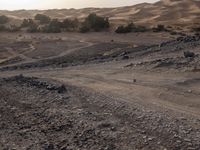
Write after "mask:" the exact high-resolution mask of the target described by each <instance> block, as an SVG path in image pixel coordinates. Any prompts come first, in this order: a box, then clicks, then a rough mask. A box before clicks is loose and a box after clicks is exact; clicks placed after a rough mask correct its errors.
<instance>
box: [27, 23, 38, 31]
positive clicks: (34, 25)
mask: <svg viewBox="0 0 200 150" xmlns="http://www.w3.org/2000/svg"><path fill="white" fill-rule="evenodd" d="M27 32H30V33H36V32H39V29H38V25H37V24H32V25H30V26H29V27H28V29H27Z"/></svg>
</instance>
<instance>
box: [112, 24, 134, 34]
mask: <svg viewBox="0 0 200 150" xmlns="http://www.w3.org/2000/svg"><path fill="white" fill-rule="evenodd" d="M115 32H116V33H129V32H131V30H130V29H129V28H127V27H125V26H119V27H118V28H117V29H116V30H115Z"/></svg>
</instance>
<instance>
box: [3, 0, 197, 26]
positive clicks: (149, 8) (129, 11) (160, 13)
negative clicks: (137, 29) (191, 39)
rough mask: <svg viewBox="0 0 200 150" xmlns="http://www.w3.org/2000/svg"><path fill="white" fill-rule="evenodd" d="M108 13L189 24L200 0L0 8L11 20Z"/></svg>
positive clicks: (117, 20) (118, 20)
mask: <svg viewBox="0 0 200 150" xmlns="http://www.w3.org/2000/svg"><path fill="white" fill-rule="evenodd" d="M91 12H94V13H97V14H99V15H102V16H105V17H109V18H110V20H111V22H112V23H113V24H115V25H116V24H124V23H127V22H131V21H133V22H135V23H136V24H142V25H146V24H148V25H155V24H166V25H191V24H194V23H198V22H199V21H200V17H199V16H200V1H197V0H161V1H159V2H156V3H154V4H150V3H141V4H138V5H134V6H127V7H118V8H84V9H60V10H58V9H52V10H17V11H3V10H2V11H0V15H8V16H9V17H11V18H13V19H15V20H22V19H24V18H33V17H34V16H35V15H36V14H38V13H41V14H45V15H48V16H51V17H52V18H59V19H64V18H78V19H81V20H82V19H84V18H85V17H86V16H87V15H88V14H89V13H91Z"/></svg>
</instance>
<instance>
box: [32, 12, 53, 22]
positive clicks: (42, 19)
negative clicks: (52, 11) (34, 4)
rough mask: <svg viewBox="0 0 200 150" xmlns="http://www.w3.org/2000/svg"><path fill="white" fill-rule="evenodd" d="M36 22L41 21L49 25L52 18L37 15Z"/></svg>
mask: <svg viewBox="0 0 200 150" xmlns="http://www.w3.org/2000/svg"><path fill="white" fill-rule="evenodd" d="M35 20H38V21H40V23H41V24H47V23H49V22H50V21H51V18H50V17H49V16H46V15H43V14H37V15H35Z"/></svg>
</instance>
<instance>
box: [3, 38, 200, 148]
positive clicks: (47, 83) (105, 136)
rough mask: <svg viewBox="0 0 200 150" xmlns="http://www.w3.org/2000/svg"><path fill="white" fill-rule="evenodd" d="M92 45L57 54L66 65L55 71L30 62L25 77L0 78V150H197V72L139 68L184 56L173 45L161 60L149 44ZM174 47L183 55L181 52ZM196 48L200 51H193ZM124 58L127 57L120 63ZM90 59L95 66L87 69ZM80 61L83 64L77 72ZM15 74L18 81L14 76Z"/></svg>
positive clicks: (21, 71)
mask: <svg viewBox="0 0 200 150" xmlns="http://www.w3.org/2000/svg"><path fill="white" fill-rule="evenodd" d="M86 42H87V40H86ZM89 42H90V43H88V44H86V46H84V47H79V48H72V49H68V52H70V53H72V54H73V52H74V53H75V52H76V55H71V54H70V55H68V54H69V53H68V52H67V51H63V52H61V53H60V54H58V56H57V57H58V58H59V56H60V55H62V59H64V61H63V60H60V62H59V66H56V65H54V66H55V67H52V66H51V65H52V64H54V63H57V60H56V61H55V60H54V59H53V58H51V57H49V58H47V59H48V61H50V60H51V61H52V60H53V61H52V62H51V63H49V62H48V65H46V66H45V67H43V66H42V67H41V66H38V64H35V63H36V62H37V61H36V60H35V61H34V63H33V64H30V65H29V67H30V68H27V69H23V67H19V66H17V65H16V69H14V70H13V68H12V69H9V68H6V69H7V70H6V69H4V70H2V71H1V74H0V78H1V82H0V95H1V99H0V100H1V104H2V105H1V114H0V119H1V124H0V133H1V134H0V135H1V136H0V141H1V142H0V146H1V147H3V148H4V149H6V148H7V149H12V148H15V149H45V150H47V149H48V150H51V149H62V150H64V149H66V150H68V149H70V150H75V149H77V150H78V149H81V150H94V149H102V150H115V149H117V150H132V149H148V150H149V149H152V150H154V149H161V150H167V149H197V150H198V149H199V148H200V140H199V139H200V128H199V127H200V101H199V97H200V79H199V75H200V72H198V71H195V72H191V71H182V68H178V69H179V70H175V69H174V68H173V65H174V64H172V67H171V68H168V69H166V66H164V67H163V68H160V69H152V70H151V69H146V68H152V66H151V64H150V65H149V64H147V63H145V67H143V65H144V64H142V62H144V61H146V60H148V61H149V56H151V55H152V54H153V56H155V57H152V59H151V60H150V61H157V60H158V59H160V57H161V58H164V57H166V56H168V57H173V59H175V58H176V59H179V55H181V53H180V52H179V51H178V50H177V51H178V52H177V53H176V52H173V51H172V50H171V47H173V46H174V43H175V42H174V43H173V42H170V43H169V44H166V45H167V46H168V49H169V50H168V49H167V47H164V48H163V49H164V50H165V53H167V52H168V53H170V55H164V56H163V55H161V53H162V48H161V47H160V46H154V44H153V46H152V47H150V48H148V47H147V48H145V49H142V50H141V48H142V47H139V48H129V45H130V43H129V44H128V47H127V43H126V45H123V46H122V45H119V44H113V43H106V44H105V43H103V44H102V43H96V41H95V42H92V41H90V40H89ZM143 42H144V41H143ZM175 44H176V45H178V44H179V45H181V47H183V46H184V47H186V48H188V45H186V44H185V45H183V44H180V43H178V44H177V43H175ZM195 44H196V46H195V47H196V48H198V46H197V44H198V43H195ZM110 45H112V46H110ZM189 45H190V46H191V44H189ZM193 45H194V44H193ZM102 47H103V48H102ZM158 48H159V49H158ZM102 49H105V51H104V50H102ZM157 49H158V50H157ZM177 49H179V47H178V48H177ZM195 50H196V49H195ZM113 51H116V53H114V54H113ZM171 51H172V52H171ZM77 52H79V55H77ZM124 52H125V53H124ZM172 53H173V54H174V55H175V54H176V56H174V55H173V54H172ZM127 55H128V56H129V57H125V56H127ZM72 56H73V57H72ZM74 56H76V57H74ZM136 56H137V58H135V57H136ZM55 57H56V56H55ZM71 57H72V58H73V59H74V61H73V63H74V64H75V65H71V66H70V65H69V66H68V67H60V63H61V64H62V63H63V62H64V63H66V60H65V59H70V58H71ZM85 57H89V58H87V59H85ZM94 57H95V60H98V61H91V60H93V58H94ZM110 57H112V58H114V59H110ZM196 57H197V58H196V59H198V56H196ZM80 58H81V59H83V62H81V63H80V64H79V65H77V64H76V61H78V60H80ZM124 58H127V59H124ZM99 59H100V60H101V61H99ZM170 59H171V58H170ZM163 60H164V61H165V59H163ZM39 61H40V60H38V62H39ZM85 61H86V62H85ZM185 61H190V62H192V61H193V60H185ZM38 62H37V63H38ZM158 62H159V63H160V62H162V61H161V60H159V61H158ZM40 63H41V62H40ZM40 63H39V64H40ZM69 63H70V62H67V64H69ZM195 63H198V61H196V60H195ZM130 64H131V65H130ZM135 64H142V65H141V66H140V65H139V66H136V65H135ZM127 65H129V66H131V67H126V66H127ZM181 65H183V63H182V64H181ZM132 66H136V67H132ZM167 67H169V66H167ZM181 67H182V66H181ZM19 74H23V76H16V75H19ZM13 76H14V77H13ZM62 84H64V85H65V87H66V91H64V92H62V93H60V92H59V90H58V89H59V87H60V86H61V85H62ZM8 125H9V126H8Z"/></svg>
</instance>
